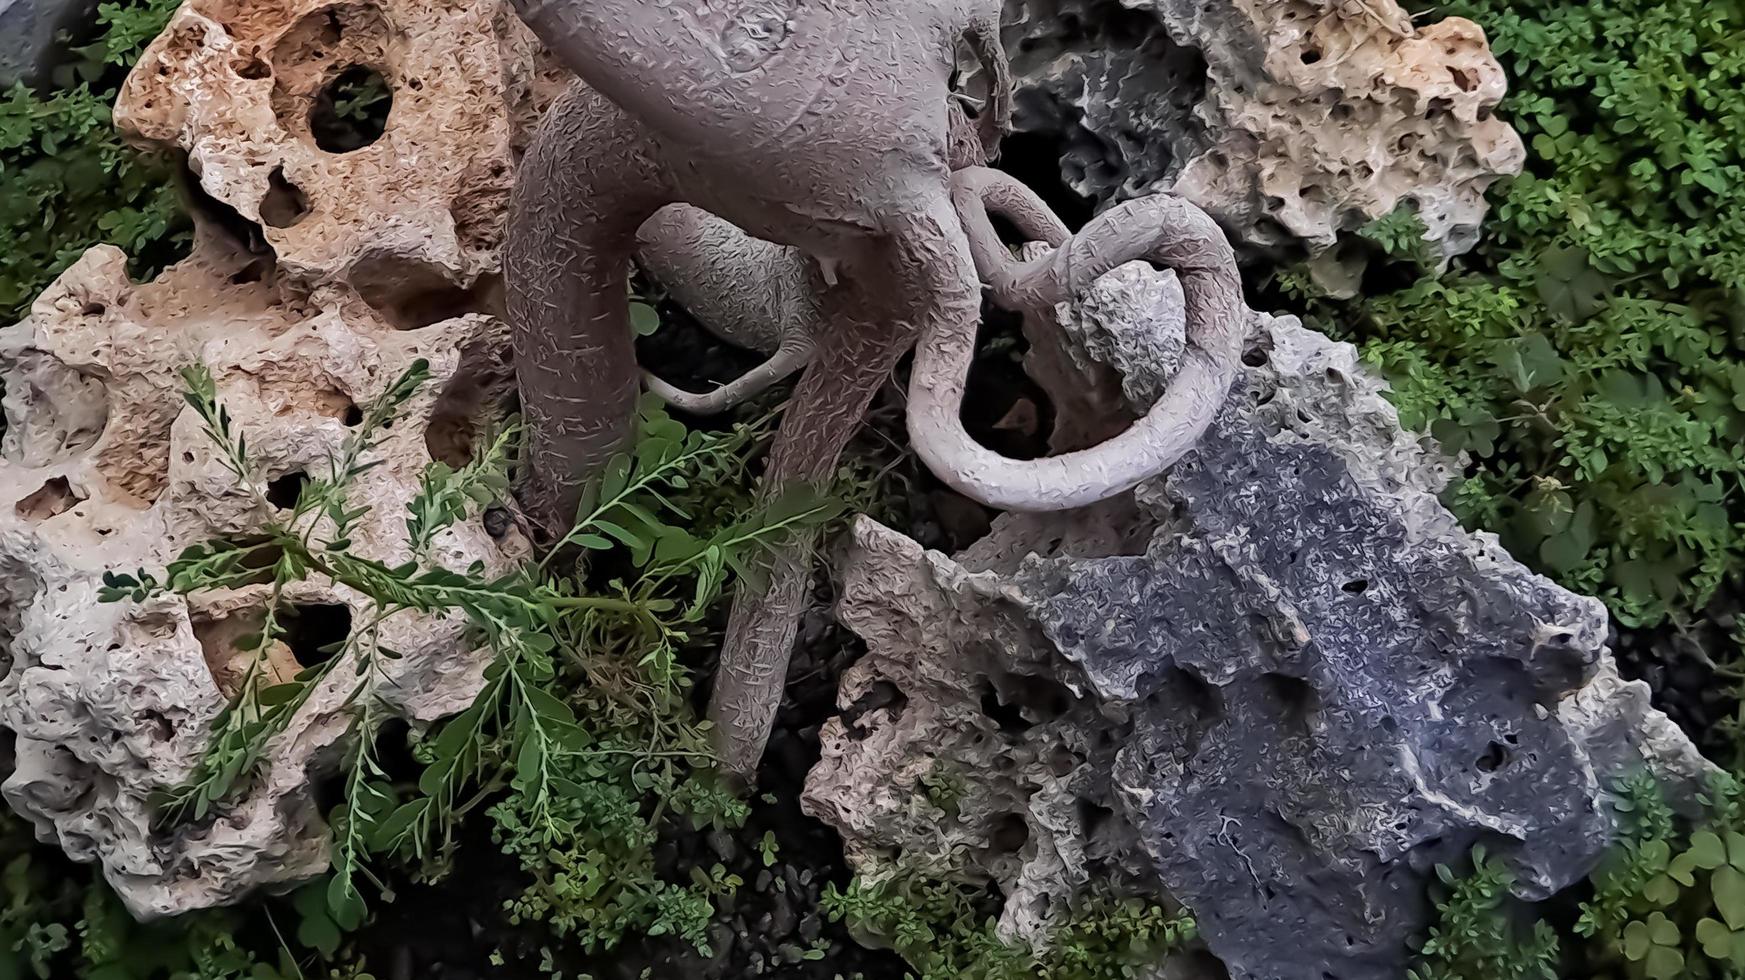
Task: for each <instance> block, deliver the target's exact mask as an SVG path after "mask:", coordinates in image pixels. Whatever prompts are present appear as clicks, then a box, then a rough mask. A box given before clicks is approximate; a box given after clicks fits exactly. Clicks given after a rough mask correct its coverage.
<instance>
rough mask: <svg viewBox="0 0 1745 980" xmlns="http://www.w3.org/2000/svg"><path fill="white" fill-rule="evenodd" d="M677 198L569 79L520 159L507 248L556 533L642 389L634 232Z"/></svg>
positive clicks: (618, 117) (603, 104)
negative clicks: (632, 293) (634, 311)
mask: <svg viewBox="0 0 1745 980" xmlns="http://www.w3.org/2000/svg"><path fill="white" fill-rule="evenodd" d="M671 199H672V192H671V190H670V189H669V188H668V186H667V182H666V181H665V179H664V178H663V169H662V168H661V166H660V165H659V164H658V163H657V160H656V157H655V150H654V146H653V144H652V143H651V142H650V141H649V140H648V138H647V137H646V136H645V135H643V133H642V132H641V130H640V129H639V128H638V127H636V126H635V125H634V124H633V123H632V122H631V121H630V120H629V118H628V117H626V116H625V115H624V114H623V112H622V111H620V110H619V109H618V108H617V107H616V106H614V105H613V104H612V103H610V102H608V101H606V100H605V99H604V98H602V97H601V96H600V95H599V94H597V93H595V92H593V91H592V90H590V89H588V88H586V87H585V86H581V85H575V86H572V87H571V88H570V90H569V91H568V92H566V93H564V95H563V97H562V98H560V99H559V100H558V102H557V103H556V104H555V105H554V106H553V107H552V110H551V112H549V113H548V114H547V115H546V117H545V121H544V122H543V123H542V124H541V125H540V128H539V133H538V134H537V135H536V136H535V137H534V140H533V145H532V146H531V147H529V148H528V151H527V157H526V159H525V160H524V161H523V162H522V170H521V175H520V177H519V179H518V181H517V183H516V185H515V193H514V195H513V196H512V197H511V199H510V202H509V227H510V229H511V233H510V235H509V238H508V241H507V243H506V244H505V248H504V256H503V268H504V282H505V285H506V291H507V302H508V312H509V322H510V323H511V324H512V325H513V326H514V331H515V333H514V345H515V370H516V373H517V374H518V375H519V376H520V381H521V400H522V408H523V410H524V411H525V412H526V414H527V421H528V429H529V432H530V433H531V438H532V451H531V463H532V466H531V473H530V474H529V476H528V485H527V486H526V487H525V488H524V489H523V502H524V504H525V506H526V509H527V512H528V514H529V515H530V516H531V517H532V518H533V519H534V520H535V521H536V522H537V523H539V524H541V525H543V526H544V527H545V529H546V530H547V531H555V532H557V533H562V532H563V530H565V529H566V524H565V522H567V521H568V520H570V519H571V518H572V517H573V516H574V514H575V508H576V501H577V498H578V497H579V495H580V492H581V488H582V485H583V484H584V482H585V481H586V480H587V478H588V477H590V476H591V475H593V474H594V472H596V471H597V470H598V469H599V468H600V466H602V465H604V464H605V462H606V460H608V459H610V458H611V456H612V454H613V453H615V452H617V451H618V450H619V449H621V448H623V445H624V442H625V440H626V439H627V438H629V436H630V435H631V431H632V423H633V422H634V420H635V411H636V399H637V393H638V385H637V380H638V374H637V370H636V352H635V349H634V347H633V346H632V340H631V333H630V298H629V294H628V292H627V291H626V278H627V277H628V275H629V273H630V256H631V253H632V251H633V250H634V249H635V246H636V231H637V229H638V228H639V227H640V226H641V225H642V223H643V221H644V220H645V219H646V218H648V217H649V216H650V215H652V214H653V213H654V212H655V211H656V210H658V209H659V208H660V207H661V206H662V205H664V204H666V203H667V202H668V201H670V200H671Z"/></svg>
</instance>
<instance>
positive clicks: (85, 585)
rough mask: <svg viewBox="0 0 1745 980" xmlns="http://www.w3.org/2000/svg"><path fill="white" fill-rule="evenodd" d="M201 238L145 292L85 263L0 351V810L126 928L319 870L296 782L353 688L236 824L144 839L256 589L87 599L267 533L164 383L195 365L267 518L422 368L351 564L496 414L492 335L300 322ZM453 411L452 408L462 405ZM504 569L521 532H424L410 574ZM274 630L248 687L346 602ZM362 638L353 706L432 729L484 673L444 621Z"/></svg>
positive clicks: (108, 258)
mask: <svg viewBox="0 0 1745 980" xmlns="http://www.w3.org/2000/svg"><path fill="white" fill-rule="evenodd" d="M201 237H202V241H201V244H200V246H199V248H198V249H197V251H196V253H195V255H194V257H192V258H190V259H188V260H187V261H185V262H183V263H182V264H180V265H178V266H176V267H174V268H173V269H171V270H170V271H168V272H167V273H165V274H164V275H163V276H162V277H160V278H159V279H158V280H157V281H155V282H152V283H149V284H145V285H134V284H132V283H131V282H130V281H129V279H128V277H127V272H126V263H125V258H124V256H123V255H122V254H121V253H120V252H119V251H117V250H116V249H113V248H109V247H99V248H96V249H92V250H91V251H90V252H88V253H86V255H85V256H84V257H83V258H82V259H81V260H80V261H79V262H77V263H76V264H75V265H74V266H73V267H72V268H70V269H68V270H67V272H66V273H65V274H64V275H62V276H61V277H60V279H58V280H57V281H56V282H55V283H54V285H53V286H51V287H50V288H49V289H48V291H47V292H45V293H44V294H43V295H42V296H41V297H40V298H39V299H38V300H37V301H36V303H35V304H34V306H33V307H32V311H31V315H30V316H29V317H28V318H27V319H26V320H24V321H23V322H22V323H20V324H18V325H16V326H13V327H10V328H7V329H5V330H0V376H3V378H4V382H5V388H6V393H7V396H6V401H5V410H6V422H7V428H6V436H5V441H4V444H3V446H0V450H3V459H0V505H3V506H0V641H3V642H4V643H5V646H6V653H7V656H8V657H9V659H10V661H11V669H10V671H9V672H8V673H7V674H6V676H5V679H4V681H3V682H0V724H3V725H4V727H5V728H6V729H7V730H8V731H9V732H10V733H11V734H13V735H15V736H16V751H15V755H16V767H15V768H14V770H13V771H12V772H11V773H10V775H9V776H8V777H7V778H6V780H5V782H4V785H3V787H0V789H3V792H4V796H5V799H6V801H7V803H8V804H10V805H11V806H12V807H13V809H15V810H16V811H17V812H19V813H20V814H22V815H23V816H24V817H26V818H27V819H28V820H29V821H30V822H31V823H32V824H33V825H34V827H35V829H36V832H37V835H38V836H39V837H40V838H41V839H42V840H44V841H47V842H52V843H54V844H57V845H59V846H60V847H62V848H63V849H64V850H65V851H66V852H67V854H69V855H70V856H71V857H73V858H75V859H77V860H81V861H94V862H98V863H99V864H101V866H102V870H103V874H104V876H105V878H106V879H107V880H108V881H109V883H110V884H111V885H112V886H113V887H114V888H115V890H116V892H117V894H118V895H119V896H120V897H121V899H122V900H123V902H125V903H126V905H127V907H128V908H129V909H131V910H132V911H133V912H134V913H135V914H136V915H139V916H141V917H154V916H162V915H172V914H177V913H181V912H185V911H188V910H190V909H196V908H202V907H206V906H212V905H219V904H225V903H229V902H233V901H235V900H237V899H238V898H240V897H242V896H243V895H245V894H247V893H248V892H250V891H251V890H254V889H256V888H268V889H275V890H276V889H282V888H285V887H289V886H291V885H293V884H295V883H297V882H299V881H302V880H306V879H308V878H310V877H312V876H314V875H316V874H319V873H321V872H322V871H323V870H325V868H326V865H327V831H326V826H325V824H324V823H323V820H322V816H321V812H320V810H319V809H318V806H317V802H316V793H315V784H316V783H317V782H318V781H320V780H321V779H323V778H325V777H326V776H328V775H330V774H331V773H332V772H334V771H335V766H336V765H337V763H338V761H339V754H338V750H339V747H340V746H339V744H338V743H339V741H340V739H341V737H342V735H343V734H344V732H345V730H346V727H347V724H348V718H349V713H348V711H347V710H346V709H345V708H344V707H343V702H344V701H345V699H346V697H347V695H348V693H350V691H351V690H352V688H353V686H354V684H355V675H354V672H353V669H352V666H351V664H350V662H347V663H344V664H341V665H339V666H336V667H335V668H334V670H333V672H332V673H331V674H330V675H329V677H328V679H327V681H326V682H325V683H323V684H322V685H321V687H320V688H319V689H318V691H317V692H316V693H315V694H314V695H313V696H312V698H311V700H310V703H309V704H308V705H307V706H306V707H305V708H304V709H303V710H301V711H300V712H299V714H298V715H297V717H296V719H295V720H294V722H293V723H292V725H291V727H290V729H289V730H288V731H286V732H285V733H284V734H283V735H282V736H281V737H279V738H277V739H276V740H275V741H274V742H273V743H272V744H271V746H270V748H269V751H268V754H267V760H266V764H265V766H264V768H263V770H262V772H261V773H260V775H259V777H258V779H257V780H255V781H254V782H252V783H251V784H250V785H249V787H248V789H247V791H246V793H245V794H244V795H243V796H242V797H241V798H240V799H238V800H237V801H235V802H234V803H233V804H228V805H226V806H224V807H221V808H220V809H219V811H218V812H217V814H216V815H215V816H213V817H212V818H210V819H208V820H205V821H203V822H195V823H192V824H188V825H185V826H182V827H178V828H172V829H167V830H163V829H155V828H154V827H153V819H154V809H153V807H152V805H151V803H150V802H149V797H150V795H151V794H152V792H153V791H154V790H158V789H162V788H167V787H170V786H173V785H175V784H177V783H178V782H180V781H181V780H182V779H184V778H185V777H186V776H187V775H188V773H189V772H190V770H191V768H192V766H193V765H194V763H195V762H196V761H197V760H198V758H199V756H200V755H201V753H202V751H203V750H204V749H205V747H206V745H207V744H208V742H209V740H210V728H209V725H210V722H211V721H212V719H213V717H214V715H215V714H216V713H217V712H218V711H219V709H220V708H221V707H222V705H223V703H224V701H225V699H226V697H227V696H228V695H229V694H231V693H232V692H233V691H234V683H235V679H236V677H237V676H238V674H239V671H240V670H241V669H242V667H243V664H242V663H241V662H239V657H240V656H241V655H240V654H239V653H238V651H237V650H236V646H235V645H236V641H237V639H238V638H239V637H240V636H242V635H243V634H246V633H249V632H253V631H255V630H256V629H257V628H258V624H259V622H260V617H261V614H262V611H263V609H264V608H265V603H266V602H267V601H268V587H267V586H255V587H249V588H245V589H241V590H237V591H234V592H224V593H217V594H201V595H199V596H197V597H195V598H193V599H191V600H184V599H181V598H159V599H153V600H150V601H147V602H145V603H143V604H134V603H131V602H121V603H113V604H105V603H100V602H98V601H97V591H98V588H99V586H100V585H101V577H102V575H103V573H104V572H105V571H107V570H111V569H132V568H137V567H146V568H161V567H162V566H163V565H164V564H165V563H166V562H167V561H168V560H170V559H171V558H173V557H174V556H175V555H176V554H177V553H178V552H179V551H180V550H181V549H182V548H184V547H185V546H187V545H191V544H194V543H196V542H200V541H204V540H208V539H211V538H214V537H224V538H229V539H232V540H235V539H238V538H246V537H247V536H248V535H250V534H251V533H255V532H257V531H258V529H259V528H260V526H261V524H262V521H263V519H264V518H265V514H264V512H263V510H262V508H261V506H260V505H259V504H258V503H257V502H256V499H255V498H254V496H253V495H251V494H250V493H248V492H245V491H244V490H243V489H242V488H241V487H239V486H238V485H237V483H236V480H235V478H234V477H233V476H232V475H231V474H230V473H229V471H228V470H227V469H226V468H225V467H224V465H223V464H222V462H221V461H220V459H219V457H218V456H217V454H216V451H215V447H213V446H212V444H211V443H210V442H209V441H208V440H207V438H206V436H205V435H204V434H203V433H202V430H201V426H200V423H199V421H198V419H197V417H196V416H195V415H194V413H193V412H192V410H191V409H189V408H188V407H187V406H186V404H185V403H184V401H183V398H182V391H183V384H182V381H181V379H180V377H179V375H178V371H179V369H181V368H183V367H185V366H188V365H190V364H193V363H196V362H202V363H205V364H206V365H208V366H209V368H210V369H211V371H212V373H213V374H214V376H215V378H216V380H217V384H218V390H219V397H220V399H221V400H222V401H223V402H224V403H225V405H226V406H227V407H228V408H229V410H230V412H231V414H232V415H233V416H234V418H235V420H236V425H237V426H238V427H239V429H240V430H241V431H242V432H243V433H244V434H245V435H246V437H247V439H248V443H249V447H250V449H249V451H250V455H251V457H252V458H253V459H254V460H255V461H256V462H257V463H258V466H259V467H260V478H261V479H260V482H261V484H262V486H263V487H269V486H270V487H271V488H273V490H274V492H272V493H269V497H270V498H271V499H272V500H273V502H274V503H275V504H276V505H277V506H285V505H287V504H288V503H289V502H290V500H292V499H294V496H295V492H296V487H297V485H298V483H299V481H300V479H301V478H302V477H304V476H308V475H317V476H320V475H325V474H326V472H327V467H328V465H329V461H330V460H331V458H332V457H333V456H334V454H335V453H336V452H337V451H338V450H339V448H340V446H341V444H342V443H343V442H344V440H345V439H346V436H347V434H348V433H349V432H351V431H352V429H351V427H352V426H354V425H356V424H357V423H358V422H359V420H360V415H359V412H360V410H361V407H362V406H365V405H367V404H368V403H369V402H370V401H371V400H372V399H373V398H375V397H376V396H378V395H379V394H381V393H382V392H383V390H384V389H385V388H386V387H387V386H388V385H389V383H390V382H392V381H393V380H394V379H395V378H396V377H397V376H399V375H400V373H401V372H403V371H404V370H405V369H406V368H407V367H408V366H409V365H410V364H411V363H412V362H413V361H414V360H415V359H418V358H424V359H427V360H428V361H429V362H430V364H431V371H432V380H431V382H430V383H429V384H427V385H426V386H425V388H424V389H423V390H422V391H421V392H420V393H419V394H418V395H417V396H416V397H415V398H413V399H412V401H411V402H409V403H408V404H407V406H406V407H405V410H404V413H403V416H402V418H401V419H400V420H399V421H398V422H396V424H395V425H394V426H393V428H392V429H390V430H388V431H387V432H386V433H384V438H383V440H382V442H381V445H380V448H379V450H378V454H379V458H380V463H379V465H377V466H375V467H374V468H372V469H370V470H369V471H367V472H366V473H364V474H363V475H362V476H361V477H359V478H358V481H357V484H356V489H355V497H354V500H356V501H357V502H367V503H369V504H370V505H371V506H372V507H373V510H371V512H370V513H369V514H367V515H366V516H365V517H364V518H363V519H362V520H361V521H360V523H359V526H358V528H357V530H356V533H355V534H354V535H353V536H352V542H353V543H352V548H353V549H355V550H356V552H357V553H359V554H362V555H367V556H369V557H372V558H376V559H380V560H382V561H384V562H386V563H388V564H390V565H392V564H398V563H400V562H403V561H405V560H407V559H408V558H410V557H411V555H410V552H409V545H408V537H407V529H406V523H405V514H404V505H405V503H406V501H407V500H409V499H410V498H411V497H412V495H413V494H414V493H415V492H416V490H417V486H418V481H419V478H420V475H421V474H422V472H423V470H424V468H425V466H426V465H427V464H428V463H429V462H430V459H431V453H432V440H433V436H432V422H433V420H438V419H442V418H444V417H450V416H454V415H456V414H457V412H461V411H462V410H471V411H473V413H474V414H473V416H472V420H473V421H474V422H475V423H482V422H483V421H484V420H485V419H484V416H485V415H486V414H487V413H488V412H489V410H490V409H491V408H493V407H494V406H495V400H496V399H501V398H502V397H504V396H506V395H507V388H506V384H507V379H508V375H507V372H506V371H504V369H503V367H502V364H501V362H500V360H499V353H498V352H500V351H501V350H502V349H503V348H504V346H505V339H504V337H503V336H502V333H503V328H502V326H501V324H500V323H499V322H497V321H495V320H493V319H491V318H488V317H484V316H480V315H467V316H462V317H457V318H453V319H447V320H444V321H442V322H439V323H437V324H435V325H432V326H430V327H427V328H425V329H421V330H415V331H395V330H391V329H388V328H385V327H383V326H382V325H380V324H379V323H377V322H376V321H375V320H374V319H373V318H371V317H368V316H364V317H362V318H361V319H360V318H357V317H354V316H351V315H348V314H347V313H345V312H342V311H340V310H338V309H323V308H321V307H319V306H314V305H310V304H308V303H306V302H304V301H303V300H301V299H300V298H298V297H299V295H300V293H299V291H298V290H295V289H289V288H287V287H286V285H285V284H284V283H283V282H281V281H279V280H278V279H277V277H276V275H275V274H274V273H273V272H272V270H271V269H270V268H269V269H268V270H267V271H266V272H265V273H262V272H261V271H260V269H259V267H258V262H259V260H258V258H257V257H256V256H253V255H250V254H248V253H247V252H246V251H244V250H242V249H241V248H240V247H238V245H237V244H236V243H234V242H230V241H227V240H226V239H225V237H224V236H223V235H222V234H221V233H220V232H218V231H216V230H215V229H213V228H211V227H209V226H208V227H206V228H204V230H203V232H202V236H201ZM251 270H252V271H251ZM481 386H483V388H484V389H486V392H485V394H483V395H480V394H479V393H478V389H480V387H481ZM456 392H462V393H466V394H467V397H465V398H462V399H460V402H459V406H460V407H459V408H457V403H456V397H455V393H456ZM469 407H470V409H469ZM451 429H452V423H451ZM445 438H446V439H448V440H449V441H450V443H452V440H453V439H454V438H455V433H454V432H453V431H449V432H448V433H447V435H446V436H445ZM527 550H528V546H527V544H526V542H525V540H524V539H522V538H521V536H520V535H519V533H518V532H514V531H511V532H509V534H508V535H507V536H506V537H504V538H503V539H501V540H498V539H495V538H493V537H492V536H490V535H489V534H488V533H487V532H486V530H485V529H484V527H483V525H482V523H481V522H480V521H477V520H472V521H466V522H463V523H461V524H458V525H456V526H455V527H454V528H452V529H450V530H448V531H446V532H444V533H443V534H442V535H441V536H440V537H439V539H438V540H437V542H436V545H435V547H434V548H433V549H432V557H433V559H434V560H435V561H438V562H440V563H441V564H442V565H444V566H445V567H448V568H452V569H455V570H464V569H465V568H467V567H468V566H469V565H471V564H472V563H473V562H475V561H477V562H482V563H483V565H484V567H485V568H486V569H487V571H488V572H490V573H498V572H506V571H507V570H509V568H511V567H512V566H513V564H514V563H515V562H517V561H518V560H519V559H520V558H521V557H523V556H524V555H525V554H526V552H527ZM281 608H282V610H283V611H284V612H285V613H286V615H287V616H288V617H289V618H290V626H291V633H290V636H289V638H288V639H287V641H286V642H285V643H282V644H280V645H278V646H277V647H275V649H273V650H272V651H270V652H269V656H268V664H267V666H268V669H269V670H270V671H272V672H273V673H274V674H275V675H278V676H284V675H286V674H289V673H292V672H295V671H296V670H298V669H299V668H300V667H301V666H308V665H309V664H310V663H312V662H313V660H312V659H311V658H312V657H314V658H319V657H320V654H319V652H318V651H317V648H318V647H320V646H322V645H324V644H326V643H328V642H330V641H335V640H339V639H343V638H344V637H345V635H347V632H348V631H349V629H350V628H351V627H352V626H353V625H354V624H360V623H362V622H363V621H364V620H365V617H366V616H367V615H368V609H369V604H368V602H367V600H366V599H365V598H364V597H363V596H360V595H358V594H356V593H353V592H351V591H349V590H347V589H345V588H343V587H339V586H336V585H333V584H330V583H327V582H325V581H324V580H320V579H312V580H310V581H308V582H304V583H298V584H296V585H294V586H293V587H292V588H291V589H290V590H288V591H287V593H286V595H285V596H284V599H283V603H282V606H281ZM380 639H381V642H382V644H383V645H385V646H388V647H390V648H392V649H395V650H397V651H399V652H401V653H402V654H403V657H402V659H399V660H394V661H385V662H384V666H383V669H382V670H381V671H380V672H379V673H378V674H376V675H375V679H374V680H373V681H372V682H371V685H370V687H371V691H370V693H371V696H374V697H377V698H379V699H380V702H381V703H382V704H383V705H384V706H385V710H386V711H387V712H388V713H389V714H390V715H393V716H398V717H400V718H403V719H405V720H406V721H408V722H413V723H419V722H427V721H431V720H434V719H436V718H439V717H442V716H444V715H447V714H451V713H453V712H454V711H457V710H460V709H461V708H463V707H464V706H465V705H466V704H468V703H469V702H470V701H471V699H472V697H473V696H474V694H475V693H476V691H477V690H478V688H479V686H480V684H481V683H482V677H481V673H482V670H483V667H484V665H485V663H486V662H487V661H488V659H489V654H488V651H483V650H479V649H477V648H476V647H475V646H474V645H473V644H472V643H471V642H470V641H469V639H468V635H467V631H466V629H465V623H464V621H462V620H460V619H456V618H449V619H437V618H431V617H421V616H412V615H406V614H402V615H400V616H396V617H394V618H391V619H389V620H387V621H385V622H384V623H383V624H382V632H381V636H380Z"/></svg>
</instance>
